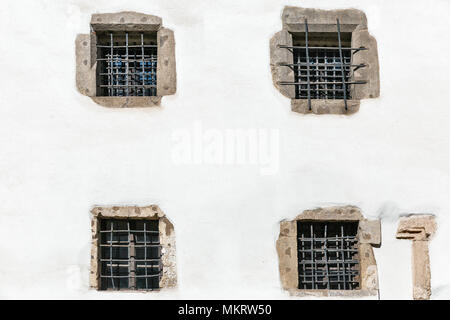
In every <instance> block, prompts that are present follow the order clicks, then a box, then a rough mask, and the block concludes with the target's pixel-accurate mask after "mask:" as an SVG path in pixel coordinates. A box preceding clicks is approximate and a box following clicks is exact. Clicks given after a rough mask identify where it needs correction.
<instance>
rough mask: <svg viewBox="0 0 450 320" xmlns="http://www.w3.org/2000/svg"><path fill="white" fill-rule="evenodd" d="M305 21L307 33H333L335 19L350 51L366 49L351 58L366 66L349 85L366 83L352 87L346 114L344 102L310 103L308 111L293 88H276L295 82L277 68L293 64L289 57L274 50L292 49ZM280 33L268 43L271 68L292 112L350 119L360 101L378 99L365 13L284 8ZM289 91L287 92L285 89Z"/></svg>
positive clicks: (372, 41) (373, 50) (374, 56)
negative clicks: (294, 36)
mask: <svg viewBox="0 0 450 320" xmlns="http://www.w3.org/2000/svg"><path fill="white" fill-rule="evenodd" d="M305 18H306V19H307V20H308V28H309V32H333V33H334V32H336V18H339V21H340V25H341V32H351V33H352V43H351V45H352V47H361V46H363V47H366V48H369V49H368V50H363V51H359V52H358V53H357V54H355V55H354V56H353V63H354V64H359V63H364V64H366V65H367V66H366V67H364V68H359V69H358V70H356V71H355V72H354V75H353V77H352V78H351V79H350V81H359V80H366V81H367V83H366V84H362V85H354V86H352V91H351V94H352V100H348V101H347V104H348V110H345V105H344V100H319V99H313V100H311V109H312V110H309V108H308V106H307V102H306V100H305V99H295V88H294V86H293V85H284V86H283V85H279V84H278V83H279V82H280V81H288V82H293V81H294V72H293V70H292V69H291V68H289V67H286V66H280V65H279V64H280V63H292V61H293V57H292V53H291V52H290V51H289V50H286V49H280V48H278V47H277V45H279V44H284V45H292V34H291V33H293V32H305V25H304V20H305ZM281 20H282V25H283V29H282V30H281V31H279V32H277V33H275V34H274V36H273V37H272V38H271V39H270V67H271V72H272V81H273V83H274V86H275V87H276V88H277V89H278V91H280V92H281V94H283V95H284V96H286V97H288V98H290V99H291V109H292V111H294V112H299V113H304V114H306V113H314V114H345V115H350V114H353V113H355V112H357V111H358V110H359V105H360V102H359V100H361V99H367V98H376V97H379V95H380V76H379V64H378V48H377V42H376V40H375V38H374V37H372V36H371V35H370V34H369V32H368V29H367V18H366V15H365V14H364V12H362V11H360V10H356V9H346V10H321V9H311V8H300V7H291V6H286V7H285V8H284V10H283V13H282V15H281ZM287 87H289V88H287Z"/></svg>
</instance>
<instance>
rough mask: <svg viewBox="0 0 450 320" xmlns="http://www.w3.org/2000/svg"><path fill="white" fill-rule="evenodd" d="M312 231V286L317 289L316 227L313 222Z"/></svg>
mask: <svg viewBox="0 0 450 320" xmlns="http://www.w3.org/2000/svg"><path fill="white" fill-rule="evenodd" d="M310 231H311V239H310V241H311V271H312V274H311V279H312V288H311V289H315V286H316V281H315V280H316V279H315V277H316V259H315V257H314V227H313V224H312V223H311V226H310Z"/></svg>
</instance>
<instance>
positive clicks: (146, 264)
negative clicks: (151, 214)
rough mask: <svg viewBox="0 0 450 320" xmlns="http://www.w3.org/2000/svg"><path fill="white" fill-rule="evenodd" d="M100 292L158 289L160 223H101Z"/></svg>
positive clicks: (160, 267) (108, 220)
mask: <svg viewBox="0 0 450 320" xmlns="http://www.w3.org/2000/svg"><path fill="white" fill-rule="evenodd" d="M100 238H101V240H100V243H101V244H100V249H101V250H100V262H101V263H100V264H101V267H100V279H101V285H100V288H101V290H109V289H113V290H121V289H137V290H139V289H141V290H142V289H145V290H151V289H158V288H159V280H160V278H161V271H162V264H161V244H160V242H159V229H158V220H132V219H126V220H125V219H101V220H100Z"/></svg>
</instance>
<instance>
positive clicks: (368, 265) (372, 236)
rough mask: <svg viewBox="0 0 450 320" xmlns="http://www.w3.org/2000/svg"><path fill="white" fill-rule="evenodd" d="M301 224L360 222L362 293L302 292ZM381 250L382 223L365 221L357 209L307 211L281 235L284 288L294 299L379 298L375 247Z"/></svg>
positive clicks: (283, 227) (285, 226)
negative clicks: (299, 267) (306, 222)
mask: <svg viewBox="0 0 450 320" xmlns="http://www.w3.org/2000/svg"><path fill="white" fill-rule="evenodd" d="M298 221H317V222H320V221H324V222H325V221H327V222H332V221H353V222H356V221H357V222H359V224H358V225H359V226H358V233H357V236H358V250H359V258H360V261H359V264H360V279H361V283H360V287H361V288H360V289H357V290H328V289H323V290H317V289H312V290H311V289H308V290H305V289H298V281H299V280H298V256H297V253H298V251H297V250H298V249H297V222H298ZM379 246H381V222H380V220H368V219H366V218H364V216H363V215H362V213H361V210H360V209H359V208H358V207H355V206H335V207H326V208H317V209H313V210H305V211H303V212H302V213H301V214H299V215H298V216H297V217H296V218H295V219H293V220H289V221H288V220H283V221H281V222H280V234H279V236H278V240H277V242H276V249H277V254H278V263H279V273H280V280H281V286H282V288H283V289H284V290H287V291H288V292H289V294H290V295H292V296H316V297H365V296H378V295H379V285H378V269H377V264H376V260H375V255H374V253H373V249H372V247H379Z"/></svg>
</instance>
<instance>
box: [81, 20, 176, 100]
mask: <svg viewBox="0 0 450 320" xmlns="http://www.w3.org/2000/svg"><path fill="white" fill-rule="evenodd" d="M91 28H92V30H93V31H92V33H91V34H79V35H78V36H77V37H76V39H75V53H76V86H77V89H78V91H79V92H80V93H81V94H83V95H86V96H88V97H91V99H92V100H93V101H94V102H95V103H97V104H99V105H101V106H104V107H111V108H135V107H152V106H159V105H160V103H161V97H163V96H167V95H173V94H175V93H176V85H177V77H176V64H175V38H174V33H173V31H172V30H170V29H167V28H163V27H162V19H161V18H160V17H157V16H153V15H148V14H143V13H138V12H131V11H124V12H118V13H101V14H93V15H92V17H91ZM96 31H130V32H132V31H155V32H156V37H157V43H158V58H157V59H158V63H157V76H156V77H157V89H156V94H157V95H156V96H152V97H132V96H130V97H104V96H96V90H97V88H96V69H97V62H96V54H97V53H96V36H95V32H96Z"/></svg>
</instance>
